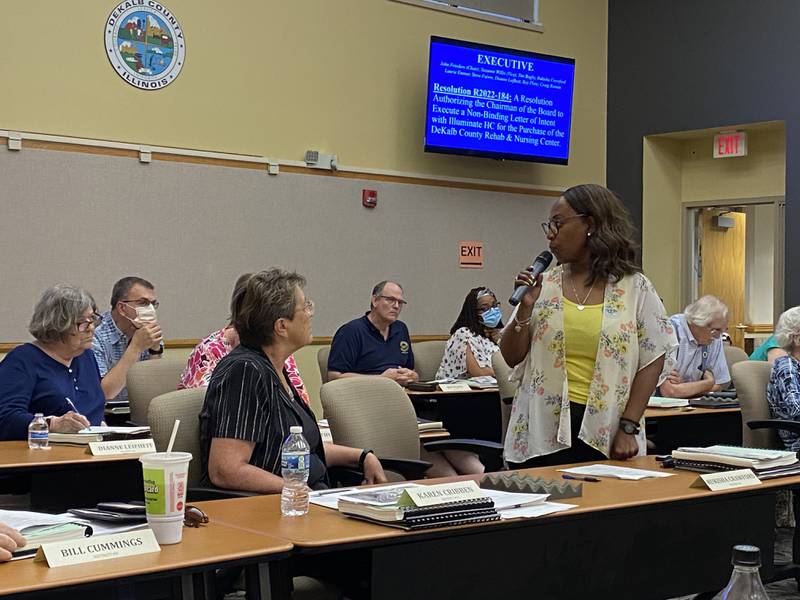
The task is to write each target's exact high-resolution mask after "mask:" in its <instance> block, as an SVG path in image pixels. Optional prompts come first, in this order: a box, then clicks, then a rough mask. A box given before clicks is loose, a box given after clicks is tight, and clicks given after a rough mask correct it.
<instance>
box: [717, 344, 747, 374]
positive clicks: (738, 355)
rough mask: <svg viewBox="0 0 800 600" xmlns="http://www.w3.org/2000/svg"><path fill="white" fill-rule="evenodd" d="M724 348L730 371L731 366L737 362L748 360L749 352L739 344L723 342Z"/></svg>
mask: <svg viewBox="0 0 800 600" xmlns="http://www.w3.org/2000/svg"><path fill="white" fill-rule="evenodd" d="M722 350H723V352H725V362H726V363H727V364H728V372H730V370H731V368H732V367H733V365H735V364H736V363H738V362H742V361H744V360H748V356H747V352H745V351H744V350H742V349H741V348H739V347H737V346H731V345H730V344H722Z"/></svg>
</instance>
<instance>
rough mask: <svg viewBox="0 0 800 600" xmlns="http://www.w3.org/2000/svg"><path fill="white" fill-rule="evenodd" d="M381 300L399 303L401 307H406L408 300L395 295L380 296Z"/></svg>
mask: <svg viewBox="0 0 800 600" xmlns="http://www.w3.org/2000/svg"><path fill="white" fill-rule="evenodd" d="M378 298H380V299H381V300H383V301H385V302H387V303H388V304H397V305H398V306H400V308H402V307H404V306H405V305H406V304H408V302H406V301H405V300H402V299H400V298H395V297H394V296H378Z"/></svg>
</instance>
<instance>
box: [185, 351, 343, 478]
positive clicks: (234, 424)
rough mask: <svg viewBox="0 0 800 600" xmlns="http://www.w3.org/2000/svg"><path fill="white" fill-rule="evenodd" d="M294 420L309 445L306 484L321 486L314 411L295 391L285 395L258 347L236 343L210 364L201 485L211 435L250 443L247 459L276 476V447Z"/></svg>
mask: <svg viewBox="0 0 800 600" xmlns="http://www.w3.org/2000/svg"><path fill="white" fill-rule="evenodd" d="M282 376H283V377H286V375H285V374H282ZM293 425H301V426H302V427H303V435H304V436H305V438H306V441H308V444H309V446H310V447H311V471H310V474H309V477H308V485H309V487H311V488H318V487H326V486H327V467H326V465H325V450H324V448H323V445H322V438H321V436H320V433H319V427H318V426H317V422H316V419H315V418H314V414H313V413H312V412H311V410H310V409H309V408H308V406H306V404H305V403H304V402H303V401H302V400H301V399H300V398H299V397H298V396H297V394H296V392H294V394H293V396H289V394H288V393H287V392H286V390H285V388H284V386H283V385H281V382H280V380H279V379H278V373H277V372H276V371H275V368H274V367H273V365H272V363H271V362H270V360H269V358H267V356H266V354H264V352H263V351H262V350H260V349H259V350H253V349H252V348H245V347H244V346H238V347H237V348H235V349H234V350H233V351H232V352H231V353H230V354H228V355H227V356H226V357H225V358H223V359H222V360H221V361H220V362H219V364H218V365H217V367H216V368H215V369H214V373H213V374H212V376H211V381H209V384H208V390H206V398H205V402H204V403H203V409H202V411H201V412H200V448H201V453H202V468H203V480H202V482H203V485H212V484H211V479H210V478H209V476H208V456H209V452H210V450H211V440H212V439H213V438H233V439H237V440H244V441H247V442H254V443H255V447H254V448H253V453H252V455H251V456H250V461H249V462H250V464H251V465H254V466H256V467H260V468H262V469H264V470H265V471H269V472H270V473H274V474H275V475H278V476H279V477H280V475H281V446H282V445H283V441H284V440H285V439H286V436H288V435H289V428H290V427H291V426H293Z"/></svg>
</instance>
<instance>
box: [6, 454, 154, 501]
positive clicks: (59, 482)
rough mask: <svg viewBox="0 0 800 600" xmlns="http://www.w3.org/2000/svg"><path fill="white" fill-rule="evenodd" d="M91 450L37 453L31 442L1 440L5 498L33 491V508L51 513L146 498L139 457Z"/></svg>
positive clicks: (31, 493)
mask: <svg viewBox="0 0 800 600" xmlns="http://www.w3.org/2000/svg"><path fill="white" fill-rule="evenodd" d="M86 449H87V447H86V446H71V445H68V444H50V448H49V449H48V450H31V449H30V448H28V443H27V441H12V442H8V441H6V442H0V494H8V493H18V492H20V491H29V492H30V495H31V507H32V508H33V509H35V510H43V511H48V512H63V511H65V510H66V509H68V508H77V507H87V506H94V505H95V504H97V503H98V502H102V501H105V500H135V499H139V500H141V499H143V498H144V483H143V481H142V466H141V464H140V463H139V455H138V454H123V455H117V456H92V455H91V454H88V453H87V452H86ZM20 482H21V484H20ZM109 482H113V485H109ZM20 485H22V486H23V489H22V490H20V489H19V487H20Z"/></svg>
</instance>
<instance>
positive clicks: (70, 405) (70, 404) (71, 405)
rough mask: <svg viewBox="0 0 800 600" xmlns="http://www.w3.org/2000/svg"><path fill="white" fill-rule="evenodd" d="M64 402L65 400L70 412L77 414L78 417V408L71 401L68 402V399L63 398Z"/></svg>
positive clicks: (79, 412)
mask: <svg viewBox="0 0 800 600" xmlns="http://www.w3.org/2000/svg"><path fill="white" fill-rule="evenodd" d="M64 400H66V401H67V404H69V407H70V408H71V409H72V411H73V412H74V413H75V414H78V415H79V414H81V411H79V410H78V407H77V406H75V404H74V403H73V402H72V400H70V399H69V398H67V397H64Z"/></svg>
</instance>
